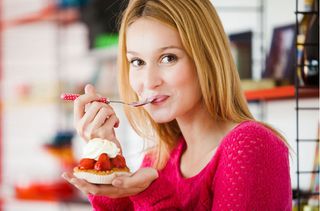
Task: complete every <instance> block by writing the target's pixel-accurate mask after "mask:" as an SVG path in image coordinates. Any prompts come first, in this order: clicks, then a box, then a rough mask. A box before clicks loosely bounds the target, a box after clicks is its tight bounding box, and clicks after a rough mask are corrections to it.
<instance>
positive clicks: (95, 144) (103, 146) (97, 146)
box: [82, 138, 120, 160]
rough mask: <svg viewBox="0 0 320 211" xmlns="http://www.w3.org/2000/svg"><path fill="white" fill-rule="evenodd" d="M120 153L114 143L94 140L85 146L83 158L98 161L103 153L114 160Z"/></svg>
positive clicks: (105, 140)
mask: <svg viewBox="0 0 320 211" xmlns="http://www.w3.org/2000/svg"><path fill="white" fill-rule="evenodd" d="M119 152H120V149H119V148H118V147H117V145H116V144H115V143H113V142H112V141H109V140H107V139H101V138H94V139H91V140H90V141H89V142H88V143H87V144H86V145H85V147H84V149H83V156H82V157H83V158H91V159H95V160H98V158H99V156H100V155H101V154H102V153H106V154H108V156H109V157H110V158H114V157H116V156H117V154H118V153H119Z"/></svg>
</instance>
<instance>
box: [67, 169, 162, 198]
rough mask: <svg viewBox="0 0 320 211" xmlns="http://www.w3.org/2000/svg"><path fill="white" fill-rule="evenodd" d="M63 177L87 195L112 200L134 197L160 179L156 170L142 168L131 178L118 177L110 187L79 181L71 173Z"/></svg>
mask: <svg viewBox="0 0 320 211" xmlns="http://www.w3.org/2000/svg"><path fill="white" fill-rule="evenodd" d="M62 177H63V178H64V179H66V180H67V181H68V182H69V183H71V184H72V185H74V186H75V187H76V188H78V189H79V190H81V191H82V192H83V193H85V194H93V195H103V196H108V197H110V198H121V197H126V196H133V195H136V194H138V193H140V192H142V191H144V190H145V189H146V188H148V187H149V185H150V184H151V183H152V182H153V181H154V180H155V179H157V178H158V172H157V170H156V169H154V168H141V169H139V170H138V171H137V172H135V173H134V174H132V175H130V176H118V177H116V178H115V179H114V180H113V181H112V184H110V185H97V184H92V183H89V182H87V181H85V180H83V179H78V178H76V177H75V176H73V175H72V174H71V173H63V174H62Z"/></svg>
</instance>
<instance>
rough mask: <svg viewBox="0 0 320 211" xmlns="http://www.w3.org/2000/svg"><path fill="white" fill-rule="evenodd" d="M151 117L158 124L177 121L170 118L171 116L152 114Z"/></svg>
mask: <svg viewBox="0 0 320 211" xmlns="http://www.w3.org/2000/svg"><path fill="white" fill-rule="evenodd" d="M150 116H151V118H152V119H153V121H155V122H156V123H167V122H171V121H172V120H174V119H175V118H173V117H170V116H169V115H158V114H157V115H155V114H150Z"/></svg>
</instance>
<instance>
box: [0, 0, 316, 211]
mask: <svg viewBox="0 0 320 211" xmlns="http://www.w3.org/2000/svg"><path fill="white" fill-rule="evenodd" d="M127 3H128V1H127V0H0V185H1V186H0V187H1V195H0V210H6V211H7V210H8V211H16V210H33V211H36V210H44V209H45V210H47V211H51V210H52V211H56V210H90V209H91V208H90V206H89V204H88V201H87V200H86V197H85V196H84V195H82V194H81V193H80V192H78V191H77V190H75V189H74V188H73V187H71V186H70V185H69V184H67V183H66V182H65V181H64V180H62V179H61V176H60V175H61V173H62V172H63V171H70V170H71V169H72V168H73V167H74V165H75V163H77V162H78V160H79V158H80V156H81V152H82V151H81V150H82V146H83V144H84V141H83V140H81V138H79V137H78V136H77V134H75V131H74V127H73V122H72V120H73V113H72V112H73V111H72V109H73V108H72V103H67V102H62V101H61V100H60V94H61V93H82V92H83V87H84V85H85V84H87V83H91V84H94V85H95V86H96V87H97V89H98V91H99V92H100V93H101V94H102V95H104V96H106V97H108V98H112V99H119V96H118V90H117V64H116V59H117V41H118V33H117V31H118V27H117V21H118V20H117V17H118V16H119V13H121V11H122V10H123V8H125V7H126V5H127ZM212 3H213V4H214V6H215V7H216V9H217V11H218V13H219V15H220V17H221V20H222V23H223V25H224V27H225V30H226V32H227V34H228V36H229V38H230V46H231V48H232V53H233V56H234V59H235V62H236V64H237V66H238V70H239V74H240V77H241V79H242V85H243V88H244V90H245V95H246V97H247V100H248V102H249V105H250V109H251V112H252V113H253V114H254V116H255V117H256V118H257V119H258V120H261V121H265V122H267V123H269V124H270V125H272V126H274V127H275V128H276V129H278V130H280V131H281V132H282V133H283V134H284V136H285V137H286V138H287V140H288V142H289V144H290V146H291V157H290V167H291V180H292V186H293V189H294V198H293V203H294V209H295V210H303V209H304V210H319V163H320V158H319V152H318V151H319V131H320V130H319V12H318V11H319V0H297V1H292V0H282V1H278V0H268V1H267V0H224V1H223V0H213V1H212ZM114 108H115V110H116V112H117V114H118V116H119V118H120V127H119V128H118V129H116V132H117V135H118V138H119V140H120V141H121V143H122V146H123V151H124V155H125V157H126V158H127V162H128V166H129V167H130V169H131V171H135V170H136V169H137V168H138V167H139V165H140V163H141V159H142V156H143V154H142V151H143V149H144V147H145V146H144V144H143V142H142V140H141V139H140V138H139V137H138V136H137V135H136V134H135V133H134V132H133V131H132V129H131V128H130V126H129V125H128V122H127V121H126V119H125V116H124V114H123V112H122V107H121V106H118V105H114Z"/></svg>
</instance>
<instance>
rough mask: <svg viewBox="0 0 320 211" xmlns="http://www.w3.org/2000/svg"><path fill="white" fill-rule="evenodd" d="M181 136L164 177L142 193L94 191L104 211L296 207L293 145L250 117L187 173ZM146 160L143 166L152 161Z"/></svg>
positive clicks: (98, 208) (95, 204) (98, 209)
mask: <svg viewBox="0 0 320 211" xmlns="http://www.w3.org/2000/svg"><path fill="white" fill-rule="evenodd" d="M186 147H187V146H186V142H185V140H184V139H183V137H181V138H180V139H179V140H178V144H177V146H176V147H175V148H174V149H173V151H172V152H171V155H170V159H169V161H168V162H167V164H166V166H165V167H164V168H163V169H162V170H160V171H159V177H158V178H157V179H156V180H155V181H154V182H153V183H151V185H150V186H149V187H148V188H147V189H146V190H144V191H143V192H141V193H139V194H137V195H135V196H131V197H124V198H119V199H111V198H108V197H106V196H94V195H89V200H90V202H91V204H92V206H93V208H94V210H96V211H102V210H219V211H220V210H281V211H286V210H292V191H291V185H290V174H289V160H288V148H287V146H286V145H285V144H284V142H283V141H281V140H280V139H279V138H278V137H277V136H276V135H275V134H274V133H273V132H271V130H269V129H267V128H266V127H264V126H263V125H261V124H259V123H257V122H253V121H246V122H242V123H241V124H239V125H238V126H236V127H235V128H234V129H233V130H232V131H231V132H229V133H228V134H227V135H226V136H225V137H224V138H223V140H221V142H220V145H219V146H218V148H217V150H216V152H215V154H214V156H213V157H212V159H211V160H210V161H209V163H208V164H207V165H206V166H205V167H204V168H203V169H202V170H201V171H200V172H199V173H198V174H196V175H195V176H192V177H189V178H184V177H183V176H182V174H181V171H180V159H181V155H182V153H183V152H184V151H185V149H186ZM150 163H151V162H150V160H149V159H145V160H144V162H143V164H142V166H150Z"/></svg>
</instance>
